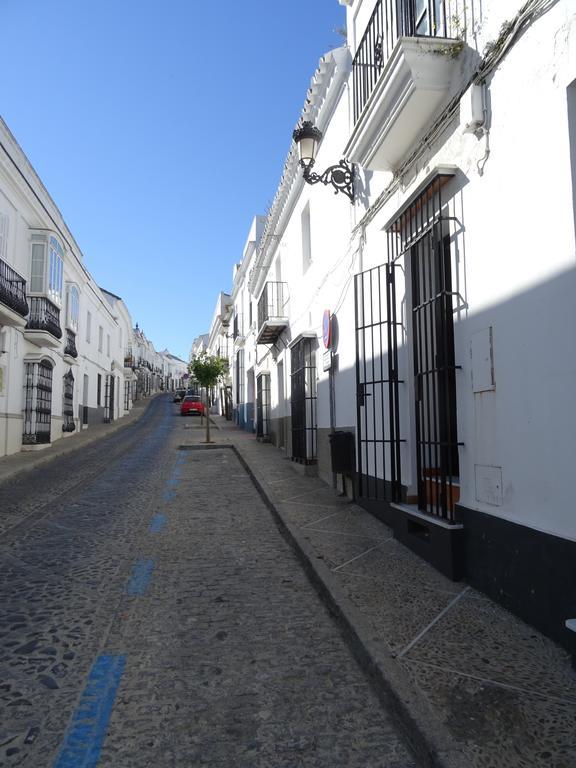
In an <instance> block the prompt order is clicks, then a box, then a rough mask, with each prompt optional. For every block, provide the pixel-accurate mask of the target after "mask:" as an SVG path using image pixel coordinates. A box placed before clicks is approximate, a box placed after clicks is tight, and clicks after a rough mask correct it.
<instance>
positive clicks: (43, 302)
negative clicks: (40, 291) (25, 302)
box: [26, 296, 62, 339]
mask: <svg viewBox="0 0 576 768" xmlns="http://www.w3.org/2000/svg"><path fill="white" fill-rule="evenodd" d="M29 299H30V315H29V317H28V322H27V324H26V330H27V331H47V332H48V333H50V334H51V335H52V336H54V337H55V338H57V339H61V338H62V328H61V327H60V310H59V309H58V307H57V306H55V305H54V304H52V302H51V301H49V300H48V299H47V298H46V297H45V296H30V297H29Z"/></svg>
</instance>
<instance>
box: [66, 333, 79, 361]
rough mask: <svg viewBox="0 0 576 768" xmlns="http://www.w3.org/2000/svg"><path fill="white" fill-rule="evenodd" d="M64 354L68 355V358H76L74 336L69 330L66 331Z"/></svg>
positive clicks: (76, 351)
mask: <svg viewBox="0 0 576 768" xmlns="http://www.w3.org/2000/svg"><path fill="white" fill-rule="evenodd" d="M64 354H65V355H68V357H73V358H74V359H76V358H77V357H78V350H77V349H76V334H75V333H73V332H72V331H69V330H66V346H65V347H64Z"/></svg>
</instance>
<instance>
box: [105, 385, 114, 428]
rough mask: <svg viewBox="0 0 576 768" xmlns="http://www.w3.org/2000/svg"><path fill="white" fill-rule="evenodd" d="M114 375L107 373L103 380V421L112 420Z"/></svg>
mask: <svg viewBox="0 0 576 768" xmlns="http://www.w3.org/2000/svg"><path fill="white" fill-rule="evenodd" d="M114 383H115V379H114V376H111V375H107V376H106V379H105V382H104V421H105V422H106V423H107V424H108V423H109V422H111V421H114Z"/></svg>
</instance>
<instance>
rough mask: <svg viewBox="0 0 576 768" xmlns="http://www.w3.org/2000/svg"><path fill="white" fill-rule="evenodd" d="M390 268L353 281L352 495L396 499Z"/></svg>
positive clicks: (398, 458) (395, 359)
mask: <svg viewBox="0 0 576 768" xmlns="http://www.w3.org/2000/svg"><path fill="white" fill-rule="evenodd" d="M396 268H397V267H396V266H395V265H394V264H384V265H382V266H379V267H375V268H373V269H369V270H367V271H366V272H362V273H361V274H359V275H356V277H355V283H354V299H355V307H356V423H357V428H358V493H359V495H360V496H362V497H364V498H367V499H376V500H378V499H382V500H387V501H396V502H398V501H401V497H402V489H401V446H400V444H401V443H402V442H403V440H402V439H401V437H400V405H399V384H401V383H403V382H402V380H401V379H400V378H399V374H398V325H399V322H398V319H397V316H396V287H395V274H394V271H395V269H396Z"/></svg>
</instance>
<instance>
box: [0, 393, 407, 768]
mask: <svg viewBox="0 0 576 768" xmlns="http://www.w3.org/2000/svg"><path fill="white" fill-rule="evenodd" d="M178 413H179V410H178V408H177V406H176V405H173V404H172V402H171V399H169V398H168V397H161V398H157V399H156V400H154V401H153V402H152V403H151V404H150V407H149V409H148V411H147V413H146V415H145V416H144V417H143V418H141V419H140V420H139V421H138V422H136V423H135V424H133V425H130V426H129V427H127V428H125V429H123V430H121V431H120V432H118V433H116V434H113V435H111V436H110V437H107V438H106V439H104V440H102V441H100V442H97V443H94V444H92V445H90V446H88V447H86V448H85V449H84V450H82V451H79V452H76V453H71V454H70V455H68V456H65V457H60V458H59V459H58V460H57V461H56V462H54V463H53V464H48V465H44V466H43V467H42V468H39V469H38V470H36V471H35V472H34V473H27V474H26V475H20V476H18V478H15V479H13V480H9V481H6V482H5V483H3V484H2V485H1V486H0V504H1V510H2V512H1V515H0V530H1V531H2V538H1V539H0V541H1V546H0V563H1V568H0V574H1V584H0V590H1V594H0V606H1V608H0V611H1V614H0V616H1V618H0V622H1V624H0V653H1V665H0V691H1V708H2V711H1V714H0V722H1V725H0V765H1V766H30V767H31V768H42V767H43V766H55V768H67V767H68V766H92V765H96V764H98V765H99V766H116V767H121V768H129V767H131V766H138V767H140V766H142V767H143V766H158V767H159V768H164V767H168V766H196V765H209V766H228V767H232V766H234V767H235V768H236V766H270V767H274V766H286V767H288V766H290V767H291V768H292V767H295V766H306V768H308V766H310V767H312V766H330V767H332V766H347V767H349V768H354V767H355V766H357V767H358V768H360V767H362V768H367V767H368V766H374V767H376V766H378V767H380V766H381V767H382V768H388V767H389V768H409V767H410V766H413V765H415V763H414V762H413V760H412V758H411V757H410V755H409V754H408V752H407V751H406V749H405V747H404V746H403V743H402V741H401V739H400V737H399V736H398V734H397V733H396V732H395V730H394V727H393V726H392V724H391V722H390V720H389V719H388V717H387V715H386V713H385V712H384V711H383V709H382V708H381V706H380V703H379V701H378V699H377V698H376V695H375V694H374V693H373V691H372V688H371V686H370V684H369V683H368V681H367V679H366V678H365V676H364V674H363V673H362V672H361V670H360V669H359V667H358V666H357V664H356V662H355V660H354V658H353V657H352V655H351V653H350V652H349V650H348V647H347V645H346V644H345V642H344V640H343V639H342V637H341V635H340V632H339V629H338V626H337V625H336V624H335V623H334V621H333V620H332V618H331V617H330V615H329V614H328V612H327V610H326V608H325V607H324V605H323V603H322V602H321V600H320V598H319V597H318V596H317V593H316V592H315V590H314V588H313V587H312V586H311V584H310V583H309V581H308V579H307V577H306V576H305V574H304V572H303V570H302V569H301V567H300V565H299V562H298V560H297V559H296V556H295V555H294V553H293V552H292V550H291V548H290V547H289V545H288V544H287V543H286V541H285V539H284V538H283V537H282V535H281V533H280V531H279V529H278V527H277V525H276V523H275V522H274V519H273V517H272V515H271V513H270V511H269V510H268V508H267V507H266V505H265V504H264V502H263V501H262V499H261V497H260V496H259V494H258V492H257V490H256V488H255V486H254V484H253V482H252V480H251V479H250V477H249V475H248V474H247V472H246V471H245V469H244V468H243V466H242V464H241V463H240V461H239V460H238V458H237V457H236V455H235V453H234V452H233V451H232V450H230V449H226V448H222V447H221V448H216V449H213V450H201V449H198V448H197V449H194V450H187V449H186V448H190V447H191V446H188V445H187V442H189V441H187V439H186V438H187V435H190V430H197V429H199V428H200V425H199V423H198V420H197V419H195V418H192V419H189V420H184V419H180V417H179V415H178Z"/></svg>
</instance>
